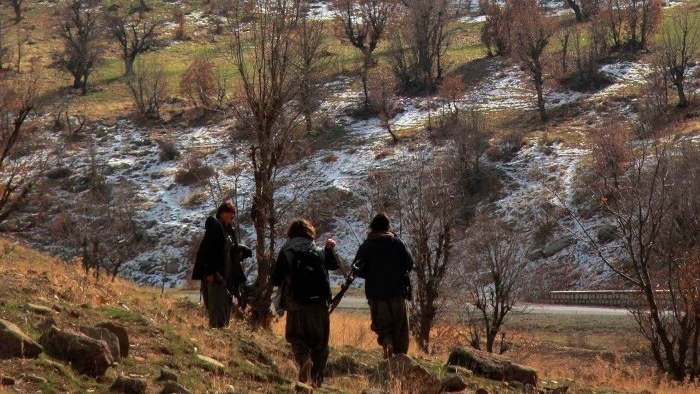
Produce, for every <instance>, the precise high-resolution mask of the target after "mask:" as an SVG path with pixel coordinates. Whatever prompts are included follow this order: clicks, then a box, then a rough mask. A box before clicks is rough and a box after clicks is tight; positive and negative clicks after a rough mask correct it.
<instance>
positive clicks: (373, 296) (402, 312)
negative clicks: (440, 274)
mask: <svg viewBox="0 0 700 394" xmlns="http://www.w3.org/2000/svg"><path fill="white" fill-rule="evenodd" d="M369 228H370V232H369V234H368V235H367V239H366V240H365V241H364V242H363V243H362V245H360V247H359V249H358V250H357V254H356V256H355V260H354V261H357V262H358V266H359V270H358V272H357V276H358V277H360V278H364V279H365V296H366V297H367V303H368V304H369V310H370V319H371V325H370V328H371V329H372V331H374V332H375V333H376V334H377V343H379V345H380V346H381V347H382V349H383V350H384V358H389V357H391V356H393V355H394V354H398V353H404V354H405V353H406V352H408V340H409V339H408V338H409V327H408V307H407V300H410V299H411V279H410V277H409V273H410V272H411V270H412V269H413V257H412V256H411V252H410V251H409V250H408V248H407V247H406V245H405V244H404V243H403V242H402V241H401V239H399V238H398V237H397V236H396V234H394V233H393V232H392V231H391V225H390V223H389V217H388V216H387V215H386V214H384V213H380V214H378V215H376V216H375V217H374V218H373V219H372V222H371V223H370V225H369Z"/></svg>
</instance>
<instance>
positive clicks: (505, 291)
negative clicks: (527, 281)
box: [459, 216, 528, 352]
mask: <svg viewBox="0 0 700 394" xmlns="http://www.w3.org/2000/svg"><path fill="white" fill-rule="evenodd" d="M522 234H523V233H522V232H521V231H520V230H519V229H518V228H517V227H515V226H513V225H510V224H507V223H504V222H502V221H500V220H495V219H491V218H488V217H486V216H479V217H477V218H476V219H475V222H474V225H473V226H472V227H471V228H470V232H469V237H468V239H469V251H470V253H468V254H467V255H466V256H465V257H466V258H465V260H464V263H463V265H462V266H461V267H459V269H460V273H461V275H460V277H463V278H465V280H464V283H463V285H464V289H465V290H466V293H467V294H468V299H469V300H470V302H469V303H468V304H467V306H466V309H467V311H466V312H467V315H469V316H471V318H470V321H471V323H472V324H471V326H470V327H471V333H472V334H471V341H470V342H471V343H472V346H473V347H475V348H477V349H478V348H480V344H481V340H482V338H483V340H485V346H486V351H488V352H493V351H494V350H495V348H494V345H495V344H496V339H497V337H498V334H499V332H500V329H501V327H502V325H503V322H504V320H505V318H506V316H507V315H508V314H509V313H510V312H511V311H512V309H513V307H514V306H515V304H516V303H517V302H518V301H519V300H520V299H521V297H522V294H523V290H524V286H523V282H522V278H523V276H524V275H525V272H526V268H527V265H528V260H527V259H526V257H525V254H526V249H525V242H523V240H522V239H521V238H522V237H523V235H522ZM505 350H507V342H505V338H502V341H501V349H500V350H499V351H500V352H503V351H505Z"/></svg>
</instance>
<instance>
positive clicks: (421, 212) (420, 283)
mask: <svg viewBox="0 0 700 394" xmlns="http://www.w3.org/2000/svg"><path fill="white" fill-rule="evenodd" d="M454 157H455V156H454V155H452V154H445V155H441V156H439V157H434V156H432V157H427V156H423V157H410V158H407V159H406V161H405V162H404V168H406V171H403V172H402V173H401V174H398V175H397V173H396V172H395V171H386V172H377V173H375V174H374V175H373V177H372V178H371V179H370V186H371V188H372V189H373V190H375V191H376V194H375V195H374V197H373V198H372V200H373V205H374V206H375V208H376V209H375V210H377V211H387V212H394V213H395V214H396V215H397V216H398V217H399V223H400V230H401V232H402V233H403V232H404V231H405V233H406V236H407V244H408V246H409V248H410V250H411V253H412V254H413V258H414V260H415V265H414V267H413V272H414V275H415V284H416V287H415V291H414V299H413V300H412V306H413V308H412V311H411V315H412V318H411V319H410V321H411V331H412V333H413V336H414V338H415V339H416V341H417V343H418V346H419V347H420V349H421V350H422V351H424V352H426V353H427V352H430V351H431V348H430V332H431V329H432V327H433V325H434V323H435V320H436V318H437V317H438V315H439V313H440V311H441V309H442V307H443V303H444V300H445V295H446V294H445V288H444V287H443V286H444V284H445V280H446V274H447V272H448V270H449V269H450V267H451V266H453V265H454V264H455V262H456V260H455V259H454V256H453V253H452V252H453V251H452V249H453V234H454V230H455V227H456V226H457V220H458V217H459V209H455V205H456V204H459V201H460V182H459V176H456V173H457V171H458V170H457V168H456V165H457V163H456V160H454Z"/></svg>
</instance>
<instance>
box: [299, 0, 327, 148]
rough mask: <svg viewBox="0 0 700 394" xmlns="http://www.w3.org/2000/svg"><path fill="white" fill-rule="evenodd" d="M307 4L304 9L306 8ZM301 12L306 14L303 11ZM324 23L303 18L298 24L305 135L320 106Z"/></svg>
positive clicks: (323, 65) (310, 128)
mask: <svg viewBox="0 0 700 394" xmlns="http://www.w3.org/2000/svg"><path fill="white" fill-rule="evenodd" d="M307 7H308V4H307V5H306V6H305V7H304V8H307ZM302 12H305V13H306V12H308V8H307V9H303V10H302ZM325 27H326V26H325V23H324V22H323V21H322V20H318V19H312V18H308V17H304V18H302V19H301V21H300V22H299V28H298V35H297V37H298V38H297V39H298V45H299V50H300V51H301V67H302V78H303V79H302V81H301V82H302V83H301V88H300V91H299V102H300V106H301V111H302V114H303V115H304V122H305V125H306V133H307V134H308V133H311V132H312V131H313V129H314V124H313V118H314V112H315V111H316V110H317V109H318V106H319V105H321V100H322V98H323V96H324V95H323V94H322V92H323V89H322V88H321V87H320V85H321V83H322V82H323V75H322V73H323V70H324V68H325V66H326V65H327V64H328V60H327V59H328V57H326V56H325V55H324V52H326V43H325V36H326V34H325Z"/></svg>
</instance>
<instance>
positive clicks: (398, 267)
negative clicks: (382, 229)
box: [355, 232, 413, 300]
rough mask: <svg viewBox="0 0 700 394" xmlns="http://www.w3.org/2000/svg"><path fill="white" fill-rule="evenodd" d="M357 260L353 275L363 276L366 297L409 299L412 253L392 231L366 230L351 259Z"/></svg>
mask: <svg viewBox="0 0 700 394" xmlns="http://www.w3.org/2000/svg"><path fill="white" fill-rule="evenodd" d="M358 260H359V261H360V263H359V265H360V267H361V268H360V269H359V271H358V273H357V276H359V277H360V278H364V279H365V295H366V296H367V299H370V300H377V299H388V298H393V297H405V298H410V294H409V292H410V278H409V276H408V273H409V272H410V271H411V270H412V269H413V256H411V252H409V250H408V248H407V247H406V245H404V243H403V242H402V241H401V240H400V239H399V238H397V237H396V236H395V235H394V234H393V233H390V232H386V233H374V232H372V233H369V235H368V236H367V239H366V240H365V241H364V242H363V243H362V245H360V248H359V249H358V250H357V255H356V256H355V261H358Z"/></svg>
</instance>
